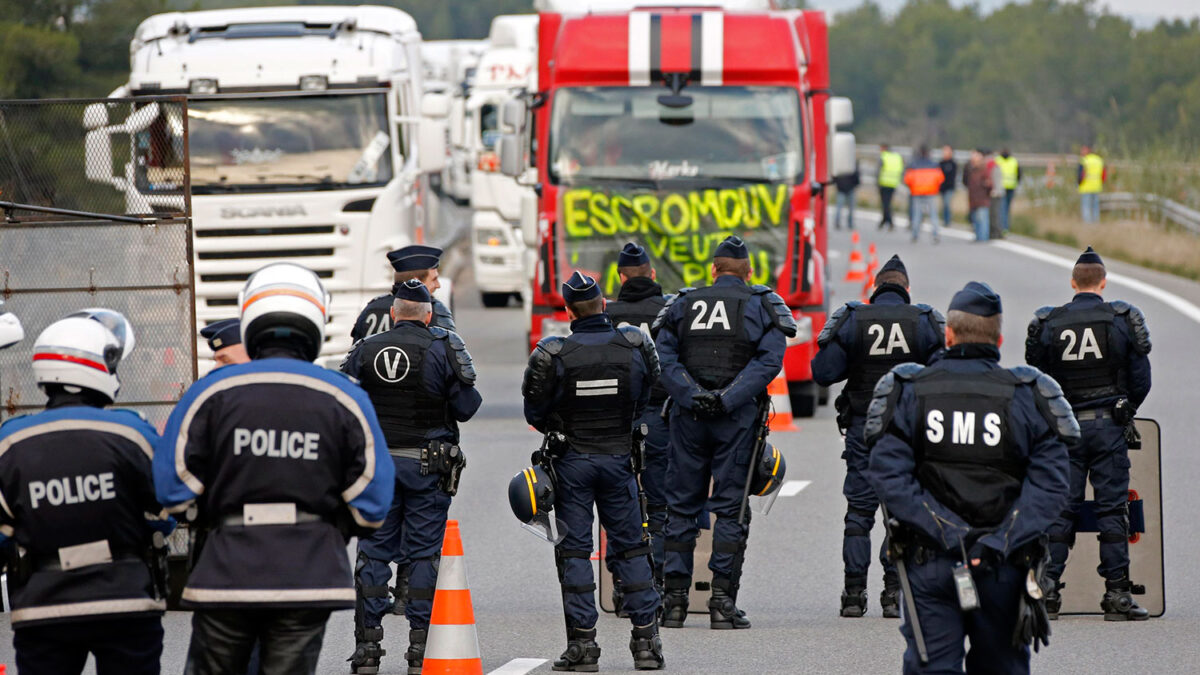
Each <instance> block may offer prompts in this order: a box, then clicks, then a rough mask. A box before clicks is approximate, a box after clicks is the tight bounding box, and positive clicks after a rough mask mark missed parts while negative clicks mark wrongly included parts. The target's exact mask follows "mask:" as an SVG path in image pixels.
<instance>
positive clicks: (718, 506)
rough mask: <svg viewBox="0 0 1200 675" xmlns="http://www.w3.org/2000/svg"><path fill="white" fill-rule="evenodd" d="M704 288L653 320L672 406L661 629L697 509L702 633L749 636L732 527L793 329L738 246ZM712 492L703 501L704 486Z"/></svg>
mask: <svg viewBox="0 0 1200 675" xmlns="http://www.w3.org/2000/svg"><path fill="white" fill-rule="evenodd" d="M715 254H716V255H715V256H714V257H713V265H712V275H713V284H712V285H711V286H708V287H707V288H700V289H695V288H683V289H680V291H679V294H678V295H676V296H675V297H674V298H672V299H671V301H670V302H668V303H667V305H666V306H665V307H664V308H663V310H662V312H661V313H660V314H659V315H658V318H657V319H656V320H655V327H656V329H657V330H658V331H659V332H658V338H657V344H658V351H659V355H660V358H661V359H662V368H663V384H664V385H665V386H666V389H667V392H668V393H669V394H670V395H671V400H672V401H673V403H672V405H671V413H670V421H669V424H670V428H671V432H670V433H671V456H670V462H669V465H668V467H667V525H666V531H665V539H666V542H665V544H664V547H665V549H666V562H665V564H664V570H663V571H664V588H665V595H664V598H663V609H664V616H663V625H664V626H666V627H669V628H679V627H682V626H683V622H684V619H685V618H686V617H687V607H688V591H689V589H690V587H691V585H692V551H693V549H694V548H695V546H696V537H697V535H698V533H699V526H698V523H697V517H698V516H699V515H700V512H701V511H702V510H703V509H704V508H705V506H706V505H707V506H708V507H709V510H710V511H711V512H712V513H713V514H714V515H716V516H717V521H716V524H715V525H714V526H713V544H712V548H713V552H712V556H711V558H710V559H709V562H708V567H709V569H711V570H712V572H713V581H712V597H711V598H710V599H709V602H708V607H709V625H710V627H711V628H717V629H728V628H749V627H750V621H749V620H748V619H746V616H745V613H744V612H742V611H741V610H739V609H738V608H737V605H736V602H737V592H738V588H739V584H740V580H741V574H742V563H743V561H744V559H745V552H746V538H747V536H748V534H749V531H750V528H749V526H748V525H747V524H746V523H745V521H743V522H739V519H740V517H741V515H742V512H743V511H744V509H743V507H742V502H743V501H744V500H745V499H746V482H747V473H748V471H747V467H748V466H749V465H750V463H751V462H754V461H757V458H755V457H752V456H751V455H752V454H753V449H754V447H755V438H756V436H757V434H758V432H759V430H758V429H756V427H757V426H758V419H759V413H760V406H763V405H766V399H765V397H766V389H767V385H768V384H769V383H770V382H771V380H772V379H774V378H775V376H776V375H777V374H778V373H779V370H780V368H782V366H783V351H784V348H785V347H786V339H787V337H790V336H793V335H795V334H796V322H795V320H794V319H793V318H792V312H791V309H789V308H788V306H787V305H786V304H784V302H783V299H782V298H780V297H779V296H778V295H776V294H775V293H772V292H771V289H770V288H768V287H766V286H759V285H756V286H749V285H747V283H746V280H747V279H749V278H750V272H751V266H750V256H749V251H748V250H747V248H746V244H745V242H743V241H742V240H741V239H740V238H739V237H736V236H731V237H728V238H726V239H725V240H724V241H723V242H721V244H720V245H719V246H717V249H716V251H715ZM710 481H711V483H712V486H713V487H712V495H711V497H710V495H709V484H710Z"/></svg>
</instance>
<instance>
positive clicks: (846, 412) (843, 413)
mask: <svg viewBox="0 0 1200 675" xmlns="http://www.w3.org/2000/svg"><path fill="white" fill-rule="evenodd" d="M833 408H834V410H836V411H837V425H838V431H840V432H841V433H842V435H843V436H845V435H846V430H847V429H849V428H850V417H851V416H852V415H853V412H852V411H851V410H850V396H849V395H848V394H847V393H846V391H845V390H842V393H840V394H838V395H837V398H835V399H833Z"/></svg>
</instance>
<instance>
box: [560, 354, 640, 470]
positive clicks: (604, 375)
mask: <svg viewBox="0 0 1200 675" xmlns="http://www.w3.org/2000/svg"><path fill="white" fill-rule="evenodd" d="M633 350H634V347H633V345H631V344H629V341H628V340H626V339H625V337H624V336H623V335H621V334H620V333H619V332H617V333H614V334H613V336H612V339H611V340H609V341H608V342H607V343H605V344H602V345H585V344H581V343H579V342H576V341H575V340H573V339H571V338H567V341H566V344H564V345H563V348H562V351H560V352H559V354H558V358H559V361H561V362H562V365H563V371H564V373H563V379H562V383H561V391H562V397H561V398H560V399H559V404H558V407H557V408H556V410H555V415H556V416H557V417H558V419H559V422H560V423H561V425H562V427H561V428H562V431H563V433H564V434H566V436H567V442H568V443H569V444H570V446H571V447H572V448H574V449H575V450H576V451H578V452H585V453H601V454H607V455H620V454H624V453H627V452H629V451H630V449H631V447H632V443H633V438H632V435H633V412H634V407H635V405H636V403H637V402H636V401H635V400H634V396H633V391H632V387H633V377H632V368H633Z"/></svg>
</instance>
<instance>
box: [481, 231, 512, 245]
mask: <svg viewBox="0 0 1200 675" xmlns="http://www.w3.org/2000/svg"><path fill="white" fill-rule="evenodd" d="M475 243H476V244H478V245H480V246H504V245H505V244H507V243H508V237H505V236H504V230H502V229H500V228H498V227H480V228H476V230H475Z"/></svg>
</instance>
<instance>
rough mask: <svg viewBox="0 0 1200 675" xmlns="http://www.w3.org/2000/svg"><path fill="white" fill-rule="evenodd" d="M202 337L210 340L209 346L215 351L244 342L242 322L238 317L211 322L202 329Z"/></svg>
mask: <svg viewBox="0 0 1200 675" xmlns="http://www.w3.org/2000/svg"><path fill="white" fill-rule="evenodd" d="M200 337H202V338H204V339H205V340H208V348H209V349H211V350H213V351H214V352H215V351H217V350H218V349H224V348H226V347H232V346H233V345H240V344H242V322H241V321H238V320H237V319H224V320H222V321H217V322H215V323H210V324H208V325H207V326H205V327H204V328H201V329H200Z"/></svg>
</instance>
